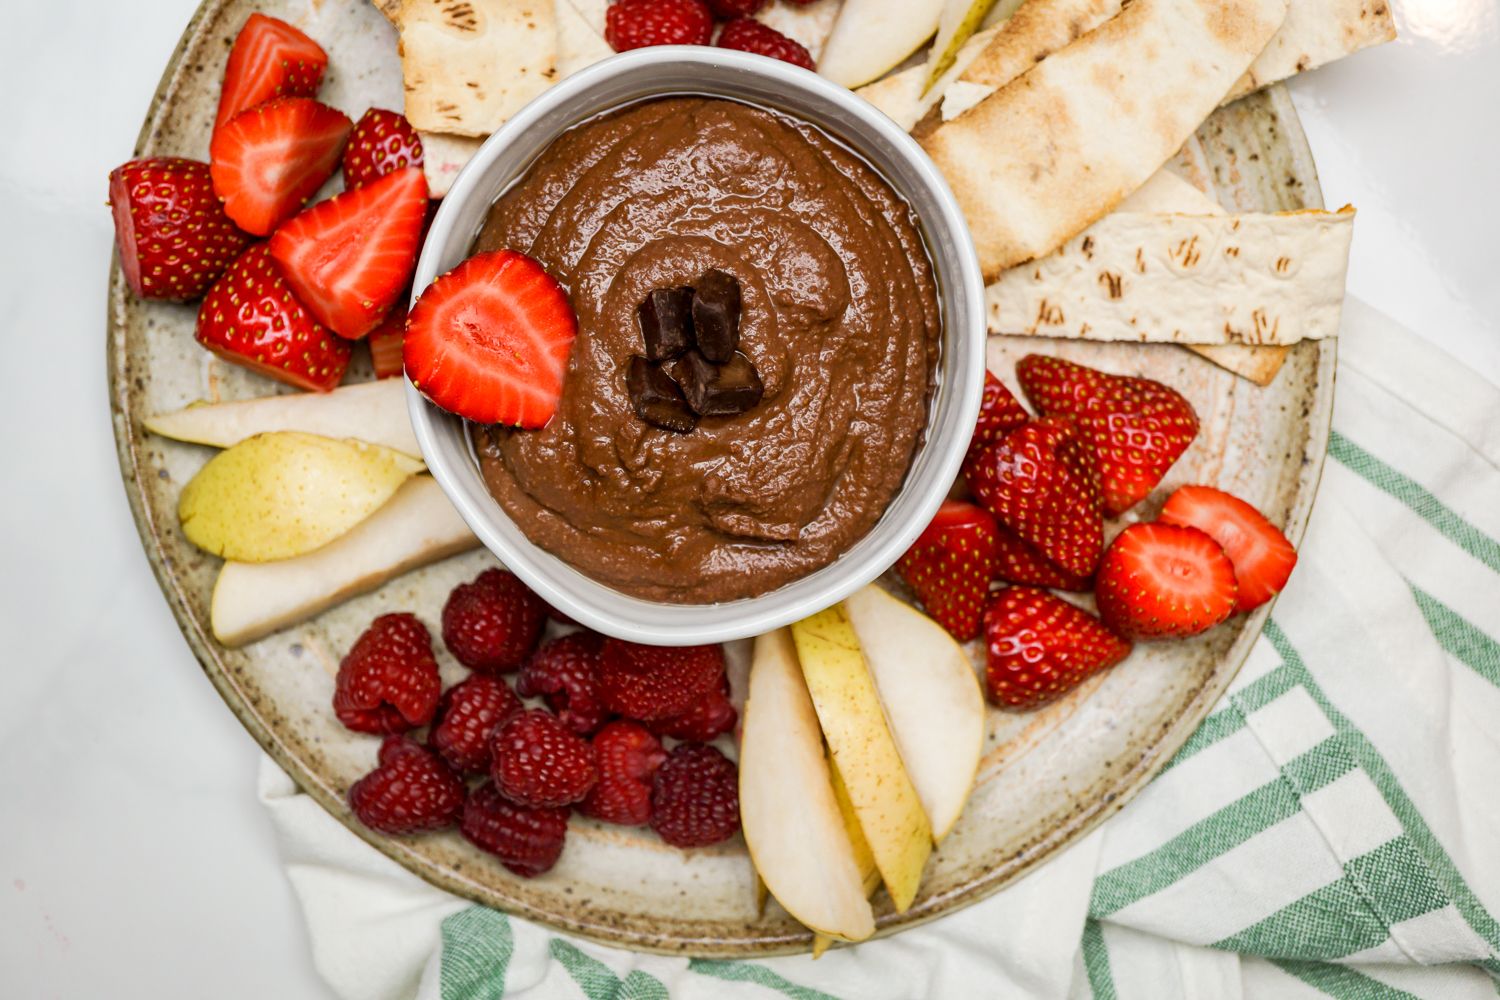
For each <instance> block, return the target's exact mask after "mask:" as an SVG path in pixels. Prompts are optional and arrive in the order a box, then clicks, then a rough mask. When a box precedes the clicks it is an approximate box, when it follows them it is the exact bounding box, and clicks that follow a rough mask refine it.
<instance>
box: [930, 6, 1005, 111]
mask: <svg viewBox="0 0 1500 1000" xmlns="http://www.w3.org/2000/svg"><path fill="white" fill-rule="evenodd" d="M1019 6H1021V0H948V2H947V3H946V4H944V5H943V13H942V16H941V17H939V19H938V29H937V37H936V38H935V39H933V42H932V51H931V52H929V53H928V55H927V66H926V72H927V82H926V84H925V85H924V86H923V88H922V93H923V94H926V93H927V92H928V91H929V90H931V89H932V85H933V84H934V83H936V82H937V81H938V79H939V78H940V77H942V75H943V74H944V73H946V72H948V70H949V69H950V68H951V67H952V66H953V61H954V59H956V58H957V57H958V50H959V49H961V48H963V46H964V43H965V42H967V41H968V40H969V37H970V36H971V35H973V34H974V32H976V31H978V30H979V29H980V28H981V27H985V26H988V25H990V24H996V23H999V21H1001V20H1004V19H1005V18H1007V17H1009V16H1010V15H1011V14H1012V13H1014V12H1015V9H1016V8H1017V7H1019ZM992 18H993V20H992Z"/></svg>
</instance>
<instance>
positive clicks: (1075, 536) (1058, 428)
mask: <svg viewBox="0 0 1500 1000" xmlns="http://www.w3.org/2000/svg"><path fill="white" fill-rule="evenodd" d="M969 488H970V489H971V490H973V491H974V496H975V497H976V498H978V500H979V502H980V504H982V505H983V506H984V508H985V509H986V510H988V511H989V512H990V513H992V514H994V515H995V519H996V520H998V521H999V522H1000V523H1001V524H1003V525H1005V526H1006V527H1008V528H1010V529H1011V530H1012V531H1014V532H1015V533H1016V534H1018V535H1020V536H1021V537H1022V538H1023V539H1025V540H1026V541H1027V542H1029V543H1031V544H1032V545H1034V546H1036V548H1037V550H1038V551H1040V552H1041V553H1042V555H1043V556H1045V557H1046V558H1047V559H1048V560H1050V561H1051V562H1053V563H1056V564H1057V565H1058V566H1060V567H1062V568H1063V569H1065V570H1067V571H1068V572H1069V573H1075V574H1077V575H1079V576H1088V575H1090V574H1091V573H1093V572H1094V567H1095V566H1096V565H1097V564H1098V562H1099V551H1100V549H1101V548H1102V546H1103V543H1104V521H1103V518H1102V516H1101V514H1100V511H1099V480H1098V474H1097V472H1096V471H1095V469H1094V454H1093V449H1092V448H1090V447H1089V444H1088V441H1087V439H1086V438H1084V437H1083V436H1082V435H1081V434H1080V433H1079V432H1078V430H1077V428H1075V427H1074V426H1073V424H1072V423H1071V422H1070V421H1068V420H1067V419H1066V418H1062V417H1043V418H1041V419H1039V420H1033V421H1032V422H1031V423H1029V424H1027V425H1026V426H1024V427H1022V428H1020V429H1019V430H1015V431H1011V432H1010V433H1009V434H1007V435H1006V436H1005V439H1004V440H1002V441H1001V442H999V443H998V444H992V445H990V446H989V447H988V448H986V449H984V451H982V452H980V453H979V456H978V457H977V458H976V459H975V460H974V462H973V463H972V465H971V466H970V474H969Z"/></svg>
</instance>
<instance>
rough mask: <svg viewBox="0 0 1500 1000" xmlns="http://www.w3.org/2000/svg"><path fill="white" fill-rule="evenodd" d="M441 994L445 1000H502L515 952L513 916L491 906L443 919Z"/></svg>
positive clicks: (474, 908)
mask: <svg viewBox="0 0 1500 1000" xmlns="http://www.w3.org/2000/svg"><path fill="white" fill-rule="evenodd" d="M442 940H443V954H442V958H441V966H440V968H439V971H438V994H439V995H440V996H441V997H442V998H443V1000H502V998H503V997H504V996H505V973H506V971H507V970H508V969H509V968H510V957H511V954H512V953H513V952H514V951H515V937H514V935H513V934H512V932H511V928H510V919H509V918H508V917H506V915H505V914H503V913H500V912H498V911H496V910H492V909H490V908H489V907H487V906H471V907H469V908H468V909H466V910H459V911H458V912H457V913H455V914H453V916H451V917H448V918H447V919H446V920H444V921H443V925H442Z"/></svg>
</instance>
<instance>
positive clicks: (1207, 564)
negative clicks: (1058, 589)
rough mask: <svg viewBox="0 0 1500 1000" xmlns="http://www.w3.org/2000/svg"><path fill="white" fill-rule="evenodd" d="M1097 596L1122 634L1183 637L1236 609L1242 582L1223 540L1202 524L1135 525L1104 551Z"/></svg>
mask: <svg viewBox="0 0 1500 1000" xmlns="http://www.w3.org/2000/svg"><path fill="white" fill-rule="evenodd" d="M1094 599H1095V600H1096V601H1098V603H1099V616H1100V617H1101V618H1103V619H1104V621H1105V623H1106V624H1107V625H1109V627H1110V628H1111V629H1113V630H1114V631H1116V632H1118V633H1119V634H1120V635H1124V636H1129V637H1131V638H1132V639H1167V638H1179V639H1180V638H1184V637H1186V636H1190V635H1197V634H1198V633H1200V632H1206V631H1208V630H1209V629H1211V628H1213V627H1214V626H1215V625H1217V624H1219V623H1220V622H1222V621H1223V620H1224V619H1226V618H1228V617H1229V616H1230V615H1231V614H1233V613H1234V608H1235V603H1236V601H1238V599H1239V584H1238V583H1237V582H1236V580H1235V576H1234V564H1233V563H1232V562H1231V561H1230V559H1229V557H1228V556H1227V555H1226V554H1225V553H1224V550H1223V549H1222V548H1221V547H1220V546H1219V543H1218V542H1216V541H1214V540H1213V538H1211V537H1210V536H1208V535H1207V534H1205V533H1203V532H1202V531H1199V530H1198V529H1197V528H1189V527H1179V526H1178V525H1174V524H1161V523H1157V524H1132V525H1131V526H1130V527H1128V528H1126V529H1125V530H1124V531H1122V532H1120V533H1119V534H1118V535H1116V536H1115V540H1114V541H1113V542H1111V543H1110V546H1109V551H1108V552H1106V553H1104V559H1103V560H1102V561H1101V562H1100V563H1099V575H1098V577H1097V578H1096V579H1095V581H1094Z"/></svg>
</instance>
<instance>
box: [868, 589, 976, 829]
mask: <svg viewBox="0 0 1500 1000" xmlns="http://www.w3.org/2000/svg"><path fill="white" fill-rule="evenodd" d="M844 610H845V611H846V612H847V613H848V615H849V621H850V622H851V623H852V624H853V626H854V633H855V635H857V636H858V637H859V644H860V647H861V648H862V649H863V650H864V654H865V660H866V662H868V663H869V665H870V673H871V674H872V675H873V676H874V678H875V687H876V689H877V690H878V691H879V692H880V701H881V704H883V705H884V706H885V709H886V716H887V718H888V719H889V720H890V724H891V735H893V736H894V737H895V738H896V748H897V749H898V750H899V751H900V752H901V761H902V763H904V764H905V765H906V773H907V774H909V775H911V783H912V785H913V786H915V787H916V790H917V796H918V798H920V799H921V800H922V808H923V810H924V811H925V812H926V813H927V819H928V822H930V823H931V824H932V836H933V839H934V840H936V841H941V840H942V839H943V837H944V836H945V835H946V834H947V833H948V831H949V830H951V829H952V828H953V824H954V823H955V822H956V821H957V820H958V817H959V814H960V813H962V812H963V808H964V803H966V802H968V800H969V792H970V791H971V790H972V789H973V787H974V774H975V772H977V771H978V770H979V758H980V756H981V755H982V754H983V752H984V723H985V703H984V692H983V691H982V690H981V689H980V687H979V678H978V677H977V676H976V675H975V673H974V667H973V665H972V664H971V663H970V662H969V657H968V655H967V654H966V653H965V652H964V651H963V648H962V647H961V646H959V644H958V643H957V642H954V641H953V637H952V636H950V635H949V634H948V630H947V629H945V628H943V627H942V626H941V625H939V624H938V623H937V622H935V621H933V620H932V619H931V618H929V617H927V616H926V615H924V614H923V613H922V612H920V611H918V610H917V609H916V608H914V607H912V606H911V605H910V604H907V603H906V602H905V601H903V600H901V599H899V598H897V597H894V596H892V595H891V594H889V593H887V592H886V591H884V590H882V589H880V588H879V587H877V586H875V585H874V584H871V585H870V586H868V587H865V588H863V589H861V590H857V591H855V592H854V593H853V594H851V595H850V596H849V597H847V598H845V599H844Z"/></svg>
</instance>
